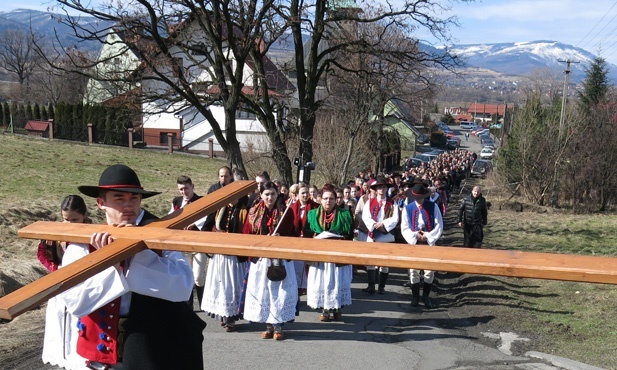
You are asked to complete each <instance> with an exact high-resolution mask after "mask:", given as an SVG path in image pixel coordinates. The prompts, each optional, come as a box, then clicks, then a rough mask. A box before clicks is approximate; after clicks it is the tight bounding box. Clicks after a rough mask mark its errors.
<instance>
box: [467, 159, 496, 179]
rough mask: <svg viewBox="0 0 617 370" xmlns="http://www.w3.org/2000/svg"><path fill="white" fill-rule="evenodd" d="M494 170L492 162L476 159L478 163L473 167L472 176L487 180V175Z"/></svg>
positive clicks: (474, 163)
mask: <svg viewBox="0 0 617 370" xmlns="http://www.w3.org/2000/svg"><path fill="white" fill-rule="evenodd" d="M492 169H493V164H492V163H491V161H488V160H486V159H476V161H475V162H473V164H472V165H471V176H472V177H475V176H477V177H482V178H485V177H486V174H487V173H489V172H491V170H492Z"/></svg>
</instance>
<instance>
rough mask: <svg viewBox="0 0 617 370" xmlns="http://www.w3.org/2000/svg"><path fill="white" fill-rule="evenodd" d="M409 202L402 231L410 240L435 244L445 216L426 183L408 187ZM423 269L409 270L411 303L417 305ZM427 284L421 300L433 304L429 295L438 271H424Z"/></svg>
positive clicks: (404, 213) (413, 243)
mask: <svg viewBox="0 0 617 370" xmlns="http://www.w3.org/2000/svg"><path fill="white" fill-rule="evenodd" d="M408 195H409V199H410V200H411V201H410V202H409V204H407V205H406V206H405V208H403V214H402V215H401V232H402V234H403V237H404V238H405V240H406V241H407V243H409V244H411V245H415V244H428V245H435V243H436V242H437V240H438V239H439V238H440V237H441V233H442V232H443V219H442V217H441V211H440V210H439V206H437V204H435V203H434V202H432V201H431V200H430V199H429V196H430V190H429V189H428V188H427V187H426V186H424V185H423V184H415V185H414V186H413V187H412V188H411V190H408ZM420 271H422V270H416V269H412V270H409V272H410V275H411V294H412V296H411V305H412V306H417V305H418V303H419V302H420ZM423 278H424V286H423V287H422V301H423V302H424V307H426V308H427V309H430V308H432V307H433V304H432V302H431V299H430V298H429V294H430V293H431V287H432V286H433V281H434V279H435V272H434V271H430V270H424V276H423Z"/></svg>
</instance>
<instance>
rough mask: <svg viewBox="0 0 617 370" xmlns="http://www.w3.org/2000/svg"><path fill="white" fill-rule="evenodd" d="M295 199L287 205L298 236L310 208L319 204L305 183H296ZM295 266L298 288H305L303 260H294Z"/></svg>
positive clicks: (301, 231) (301, 234) (300, 289)
mask: <svg viewBox="0 0 617 370" xmlns="http://www.w3.org/2000/svg"><path fill="white" fill-rule="evenodd" d="M296 198H297V201H296V202H294V203H292V204H291V205H290V206H289V212H293V215H294V232H295V233H296V234H297V235H299V236H300V237H302V236H304V235H303V229H304V225H306V220H307V215H308V213H309V211H310V210H312V209H315V208H317V207H319V204H317V203H316V202H314V201H313V200H312V199H311V198H310V195H309V186H308V185H307V184H305V183H300V184H298V189H297V196H296ZM294 265H295V268H296V279H297V281H298V290H299V291H302V290H306V281H307V280H306V279H307V275H306V269H305V266H306V264H305V262H304V261H294Z"/></svg>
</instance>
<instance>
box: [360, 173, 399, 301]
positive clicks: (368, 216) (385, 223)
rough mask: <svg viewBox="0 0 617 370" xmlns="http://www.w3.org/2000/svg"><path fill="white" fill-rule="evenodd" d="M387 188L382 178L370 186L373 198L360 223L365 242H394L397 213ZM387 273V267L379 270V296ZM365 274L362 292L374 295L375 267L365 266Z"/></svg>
mask: <svg viewBox="0 0 617 370" xmlns="http://www.w3.org/2000/svg"><path fill="white" fill-rule="evenodd" d="M388 187H389V184H388V182H387V181H386V180H385V179H384V178H379V179H377V181H376V182H374V183H373V184H371V189H373V190H375V197H374V198H371V199H369V201H368V202H366V203H365V204H364V208H363V210H362V221H364V224H365V225H366V228H367V230H368V237H367V239H366V241H367V242H373V241H375V242H378V243H392V242H394V234H393V230H394V228H395V227H396V225H397V224H398V221H399V211H398V207H397V206H396V205H395V204H394V202H393V201H392V199H389V198H387V196H386V193H387V190H388ZM389 272H390V270H389V268H388V267H380V268H379V294H384V292H385V287H386V281H387V280H388V274H389ZM366 273H367V275H368V286H367V287H366V288H365V289H362V291H363V292H365V293H369V294H375V280H376V279H377V266H366Z"/></svg>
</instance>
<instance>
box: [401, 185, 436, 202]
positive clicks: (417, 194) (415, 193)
mask: <svg viewBox="0 0 617 370" xmlns="http://www.w3.org/2000/svg"><path fill="white" fill-rule="evenodd" d="M430 195H431V192H430V190H428V188H427V187H426V186H424V185H422V184H415V185H414V186H413V187H412V188H411V189H409V190H407V196H409V197H410V198H412V199H415V200H422V199H425V198H428V197H429V196H430Z"/></svg>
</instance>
